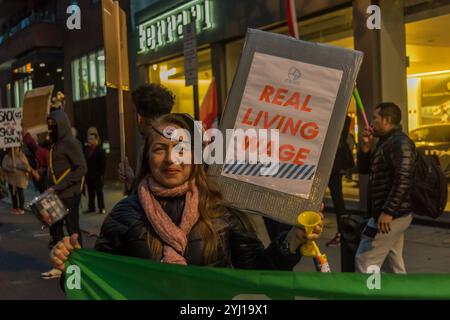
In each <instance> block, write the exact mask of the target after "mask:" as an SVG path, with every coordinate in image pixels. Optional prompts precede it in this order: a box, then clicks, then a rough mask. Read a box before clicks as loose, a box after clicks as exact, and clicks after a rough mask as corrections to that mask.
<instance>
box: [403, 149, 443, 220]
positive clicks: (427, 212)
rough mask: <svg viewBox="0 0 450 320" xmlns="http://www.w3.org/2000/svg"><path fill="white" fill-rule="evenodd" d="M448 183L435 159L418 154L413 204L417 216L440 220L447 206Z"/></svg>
mask: <svg viewBox="0 0 450 320" xmlns="http://www.w3.org/2000/svg"><path fill="white" fill-rule="evenodd" d="M447 197H448V190H447V181H446V178H445V175H444V172H443V171H442V169H441V167H440V166H439V165H438V163H437V161H436V159H435V158H433V157H432V156H426V155H425V154H423V153H422V152H417V160H416V167H415V176H414V183H413V186H412V189H411V203H412V206H413V211H414V213H415V214H418V215H421V216H427V217H431V218H434V219H436V218H438V217H439V216H440V215H441V214H442V213H443V212H444V209H445V206H446V205H447Z"/></svg>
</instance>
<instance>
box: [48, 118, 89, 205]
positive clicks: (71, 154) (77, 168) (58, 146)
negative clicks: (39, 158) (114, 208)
mask: <svg viewBox="0 0 450 320" xmlns="http://www.w3.org/2000/svg"><path fill="white" fill-rule="evenodd" d="M48 119H52V120H54V121H55V122H56V125H57V128H58V129H57V133H58V137H57V140H56V142H54V141H53V145H52V151H51V158H49V170H48V172H49V181H50V186H52V188H53V189H55V191H56V192H57V194H58V195H59V197H60V198H61V199H66V198H71V197H73V196H76V195H78V194H80V193H81V183H82V179H83V177H84V176H85V174H86V172H87V166H86V160H85V158H84V154H83V149H82V147H81V145H80V143H78V142H77V141H76V140H75V138H74V137H73V135H72V131H71V126H70V122H69V118H68V117H67V115H66V113H65V112H64V111H60V110H58V111H54V112H52V113H50V114H49V115H48ZM50 162H51V164H50ZM50 165H51V166H50ZM51 168H53V172H52V170H51ZM68 168H70V172H69V174H68V175H67V176H65V178H64V179H62V180H61V181H60V182H59V183H58V184H56V185H55V183H54V178H56V179H59V178H60V177H61V176H62V175H63V174H64V172H65V171H66V170H67V169H68ZM53 174H54V176H55V177H53Z"/></svg>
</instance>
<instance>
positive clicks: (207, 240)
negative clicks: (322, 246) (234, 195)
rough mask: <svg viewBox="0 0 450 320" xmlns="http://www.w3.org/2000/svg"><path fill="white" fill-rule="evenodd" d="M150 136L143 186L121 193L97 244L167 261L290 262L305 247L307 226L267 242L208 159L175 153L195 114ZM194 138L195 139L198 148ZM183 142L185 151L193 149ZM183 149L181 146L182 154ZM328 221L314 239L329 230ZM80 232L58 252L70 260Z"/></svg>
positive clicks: (165, 122)
mask: <svg viewBox="0 0 450 320" xmlns="http://www.w3.org/2000/svg"><path fill="white" fill-rule="evenodd" d="M151 128H152V130H151V131H150V134H149V135H148V137H147V139H146V143H145V146H144V152H143V157H142V165H141V169H140V174H139V176H138V181H139V187H138V190H137V192H136V194H134V195H131V196H129V197H128V198H126V199H124V200H122V201H120V202H119V203H118V204H117V205H116V206H115V207H114V208H113V210H112V212H111V213H110V215H109V216H108V217H107V218H106V219H105V221H104V223H103V226H102V228H101V233H100V236H99V238H98V240H97V243H96V245H95V249H96V250H98V251H103V252H106V253H112V254H118V255H126V256H132V257H137V258H143V259H151V260H156V261H162V262H166V263H175V264H184V265H186V264H187V265H204V266H214V267H234V268H244V269H282V270H291V269H292V268H293V267H294V265H295V264H296V263H297V262H298V261H299V259H300V253H299V252H298V251H299V250H298V249H299V247H300V246H301V245H302V244H304V243H305V242H306V240H307V236H306V234H305V231H304V230H303V229H299V228H292V229H291V230H290V231H289V232H286V233H283V234H280V235H279V237H278V238H277V239H276V240H275V241H273V242H272V243H271V244H270V245H269V246H268V247H267V248H264V245H263V244H262V242H261V241H260V240H259V239H258V238H257V235H256V233H255V231H254V230H253V229H252V227H251V226H250V224H249V222H248V221H247V220H246V219H245V217H244V216H243V215H241V214H240V212H239V211H238V210H236V209H232V208H231V207H229V206H226V205H224V204H223V202H222V196H221V193H220V192H219V191H218V190H217V189H215V188H213V186H211V185H210V184H209V182H208V180H207V178H206V174H205V171H204V166H203V164H188V163H187V161H185V163H179V162H178V161H176V159H174V154H177V152H175V150H174V148H175V147H178V148H179V147H180V146H178V144H179V143H183V142H179V141H178V140H176V141H175V140H171V139H170V137H171V134H173V129H180V128H181V129H185V130H187V131H188V132H189V133H190V135H191V137H193V136H194V130H198V129H197V128H196V127H195V124H194V121H193V119H192V118H191V117H190V116H188V115H185V114H169V115H165V116H162V117H160V118H158V119H157V120H156V121H155V122H154V123H153V124H152V125H151ZM184 141H186V140H184ZM194 147H195V146H194V145H192V144H191V149H190V150H193V148H194ZM188 150H189V149H186V148H184V150H183V151H182V152H181V153H182V154H183V155H182V156H183V158H184V159H189V158H190V159H191V162H190V163H192V162H193V161H192V160H193V159H192V158H193V153H191V152H190V151H188ZM181 153H180V154H181ZM322 225H323V224H322V223H320V224H319V225H318V226H316V227H315V230H314V233H313V234H311V235H309V236H308V238H309V239H316V238H317V237H318V236H319V235H320V233H321V232H322ZM74 248H79V245H78V241H77V236H75V235H74V236H72V237H70V238H69V237H66V238H64V240H63V241H61V242H59V243H58V244H57V245H56V246H55V248H54V249H53V250H52V253H51V260H52V262H53V264H54V266H55V268H58V269H60V270H63V268H64V262H65V261H66V260H67V258H68V256H69V255H70V253H71V252H72V251H73V250H74Z"/></svg>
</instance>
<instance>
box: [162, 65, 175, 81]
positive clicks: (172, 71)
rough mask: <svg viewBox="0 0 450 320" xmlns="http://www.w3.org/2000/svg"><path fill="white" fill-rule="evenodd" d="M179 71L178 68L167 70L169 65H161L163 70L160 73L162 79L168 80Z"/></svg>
mask: <svg viewBox="0 0 450 320" xmlns="http://www.w3.org/2000/svg"><path fill="white" fill-rule="evenodd" d="M176 73H177V68H172V69H169V70H167V66H161V71H160V73H159V77H160V78H161V81H167V80H169V77H170V76H173V75H174V74H176Z"/></svg>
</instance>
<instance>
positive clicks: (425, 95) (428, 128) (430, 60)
mask: <svg viewBox="0 0 450 320" xmlns="http://www.w3.org/2000/svg"><path fill="white" fill-rule="evenodd" d="M405 29H406V54H407V56H408V58H409V66H408V68H407V88H408V127H409V135H410V137H411V139H413V140H414V141H415V142H416V146H417V148H418V149H422V150H423V151H425V153H427V154H431V155H434V156H435V157H436V159H438V160H439V163H440V165H441V168H442V170H443V171H444V173H445V175H446V176H447V179H449V180H450V117H449V114H450V37H449V35H448V30H450V14H447V15H442V16H438V17H434V18H429V19H425V20H420V21H416V22H411V23H408V24H406V25H405ZM449 209H450V203H449V204H448V205H447V208H446V210H447V211H448V210H449Z"/></svg>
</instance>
